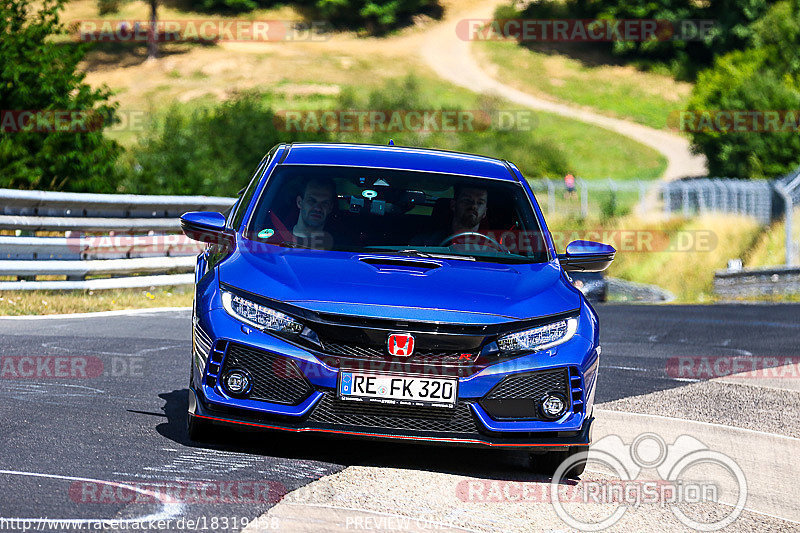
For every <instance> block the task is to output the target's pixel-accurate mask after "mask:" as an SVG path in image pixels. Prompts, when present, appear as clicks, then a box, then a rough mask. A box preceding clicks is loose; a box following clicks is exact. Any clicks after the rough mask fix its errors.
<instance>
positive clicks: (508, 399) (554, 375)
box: [480, 367, 573, 420]
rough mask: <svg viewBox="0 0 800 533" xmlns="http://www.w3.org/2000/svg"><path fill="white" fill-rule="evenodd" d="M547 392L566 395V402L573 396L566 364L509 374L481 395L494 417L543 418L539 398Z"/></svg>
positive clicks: (482, 401) (485, 406)
mask: <svg viewBox="0 0 800 533" xmlns="http://www.w3.org/2000/svg"><path fill="white" fill-rule="evenodd" d="M548 392H558V393H560V394H562V395H564V398H565V399H566V400H567V402H569V401H570V400H571V399H572V398H573V395H572V389H571V387H570V379H569V375H568V369H567V368H566V367H565V368H557V369H554V370H540V371H537V372H530V373H526V374H522V375H517V376H508V377H506V378H504V379H503V380H502V381H501V382H500V383H498V384H497V385H495V386H494V387H493V388H492V390H490V391H489V392H488V393H487V394H486V395H485V396H484V397H483V398H481V400H480V404H481V407H483V408H484V409H485V410H486V412H487V413H489V416H491V417H492V418H497V419H503V418H523V419H535V420H542V419H543V418H542V417H541V415H540V413H539V410H538V401H539V400H540V399H541V398H542V396H544V395H545V394H547V393H548Z"/></svg>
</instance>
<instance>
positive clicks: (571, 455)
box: [530, 446, 589, 479]
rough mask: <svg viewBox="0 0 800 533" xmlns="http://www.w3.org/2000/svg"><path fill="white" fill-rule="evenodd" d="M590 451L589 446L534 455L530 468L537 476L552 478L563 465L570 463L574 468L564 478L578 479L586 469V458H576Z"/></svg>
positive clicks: (531, 457)
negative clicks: (566, 462) (565, 462)
mask: <svg viewBox="0 0 800 533" xmlns="http://www.w3.org/2000/svg"><path fill="white" fill-rule="evenodd" d="M588 451H589V447H588V446H572V447H570V448H567V449H566V450H564V451H559V452H546V453H532V454H530V467H531V470H533V471H534V472H536V473H537V474H542V475H545V476H552V475H553V474H555V472H556V470H557V469H558V467H559V466H560V465H561V463H563V462H564V461H569V462H570V464H571V465H572V466H570V467H569V469H568V470H567V471H566V472H564V478H566V479H577V478H578V476H580V475H581V474H583V471H584V470H585V469H586V456H585V455H584V456H583V457H581V458H576V457H575V456H576V455H578V454H580V453H583V452H588Z"/></svg>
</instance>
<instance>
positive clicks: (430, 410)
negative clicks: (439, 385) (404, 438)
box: [308, 392, 478, 434]
mask: <svg viewBox="0 0 800 533" xmlns="http://www.w3.org/2000/svg"><path fill="white" fill-rule="evenodd" d="M308 420H309V422H315V423H322V424H332V425H339V426H348V427H351V428H352V427H359V428H365V429H378V430H380V429H399V430H408V431H431V432H438V433H475V434H476V433H478V428H477V426H476V425H475V421H474V419H473V417H472V409H471V408H470V406H469V404H468V403H467V402H459V403H458V404H456V407H454V408H453V409H447V408H437V407H412V406H404V405H388V404H377V403H367V402H353V401H341V400H338V399H336V396H335V395H334V394H333V393H330V392H327V393H325V394H324V395H323V396H322V398H321V399H320V401H319V403H318V404H317V406H316V407H315V408H314V411H313V412H312V413H311V415H310V417H309V419H308Z"/></svg>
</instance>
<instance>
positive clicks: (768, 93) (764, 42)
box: [688, 0, 800, 178]
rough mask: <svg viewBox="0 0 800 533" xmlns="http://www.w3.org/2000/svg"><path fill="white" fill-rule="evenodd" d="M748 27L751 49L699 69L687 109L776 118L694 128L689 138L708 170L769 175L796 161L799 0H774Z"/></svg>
mask: <svg viewBox="0 0 800 533" xmlns="http://www.w3.org/2000/svg"><path fill="white" fill-rule="evenodd" d="M748 31H749V32H750V35H751V37H750V39H751V42H752V45H751V46H750V47H749V48H747V49H746V50H741V51H735V52H731V53H729V54H726V55H724V56H722V57H720V58H717V60H716V61H715V62H714V66H713V67H712V68H710V69H708V70H706V71H703V72H701V73H700V75H699V76H698V79H697V84H696V85H695V87H694V89H693V92H692V97H691V99H690V101H689V105H688V109H689V111H692V112H694V114H695V115H700V114H703V113H706V114H709V113H714V112H717V111H741V112H745V113H748V112H755V113H757V114H758V115H759V116H765V115H766V113H771V114H772V115H773V117H774V116H775V114H776V113H778V114H779V115H778V116H779V118H778V120H776V121H774V122H773V123H772V124H770V123H769V122H768V121H767V120H766V119H764V120H761V121H759V122H756V121H749V122H747V123H746V124H745V125H744V127H741V128H736V127H734V128H731V129H730V130H728V131H718V130H717V129H715V128H710V129H708V130H706V131H695V132H693V133H691V136H692V143H693V146H694V148H695V150H696V151H697V152H700V153H703V154H705V156H706V157H707V158H708V167H709V169H708V170H709V173H710V174H711V175H717V176H731V177H740V178H771V177H775V176H778V175H781V174H784V173H786V172H788V171H790V170H793V169H794V168H796V167H797V166H798V165H800V136H798V133H799V132H798V128H797V127H793V126H792V125H793V124H797V123H798V122H800V117H799V116H797V115H798V109H800V58H798V55H797V49H798V47H800V9H798V2H797V0H791V1H784V2H781V3H779V4H776V5H775V6H774V7H772V8H771V9H770V11H769V12H768V13H767V14H766V15H765V16H764V17H763V18H761V19H759V20H758V21H757V22H756V23H754V24H753V25H752V26H751V27H750V28H749V29H748ZM740 116H741V115H740ZM752 129H755V131H750V130H752Z"/></svg>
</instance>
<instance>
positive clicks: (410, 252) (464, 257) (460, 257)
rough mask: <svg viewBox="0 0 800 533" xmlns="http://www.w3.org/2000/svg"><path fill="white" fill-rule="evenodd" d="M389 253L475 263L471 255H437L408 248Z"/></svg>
mask: <svg viewBox="0 0 800 533" xmlns="http://www.w3.org/2000/svg"><path fill="white" fill-rule="evenodd" d="M391 252H394V253H399V254H408V255H413V256H414V257H424V258H427V259H456V260H460V261H475V258H474V257H473V256H471V255H457V254H452V255H451V254H437V253H433V252H422V251H420V250H417V249H415V248H408V249H405V250H391Z"/></svg>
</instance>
